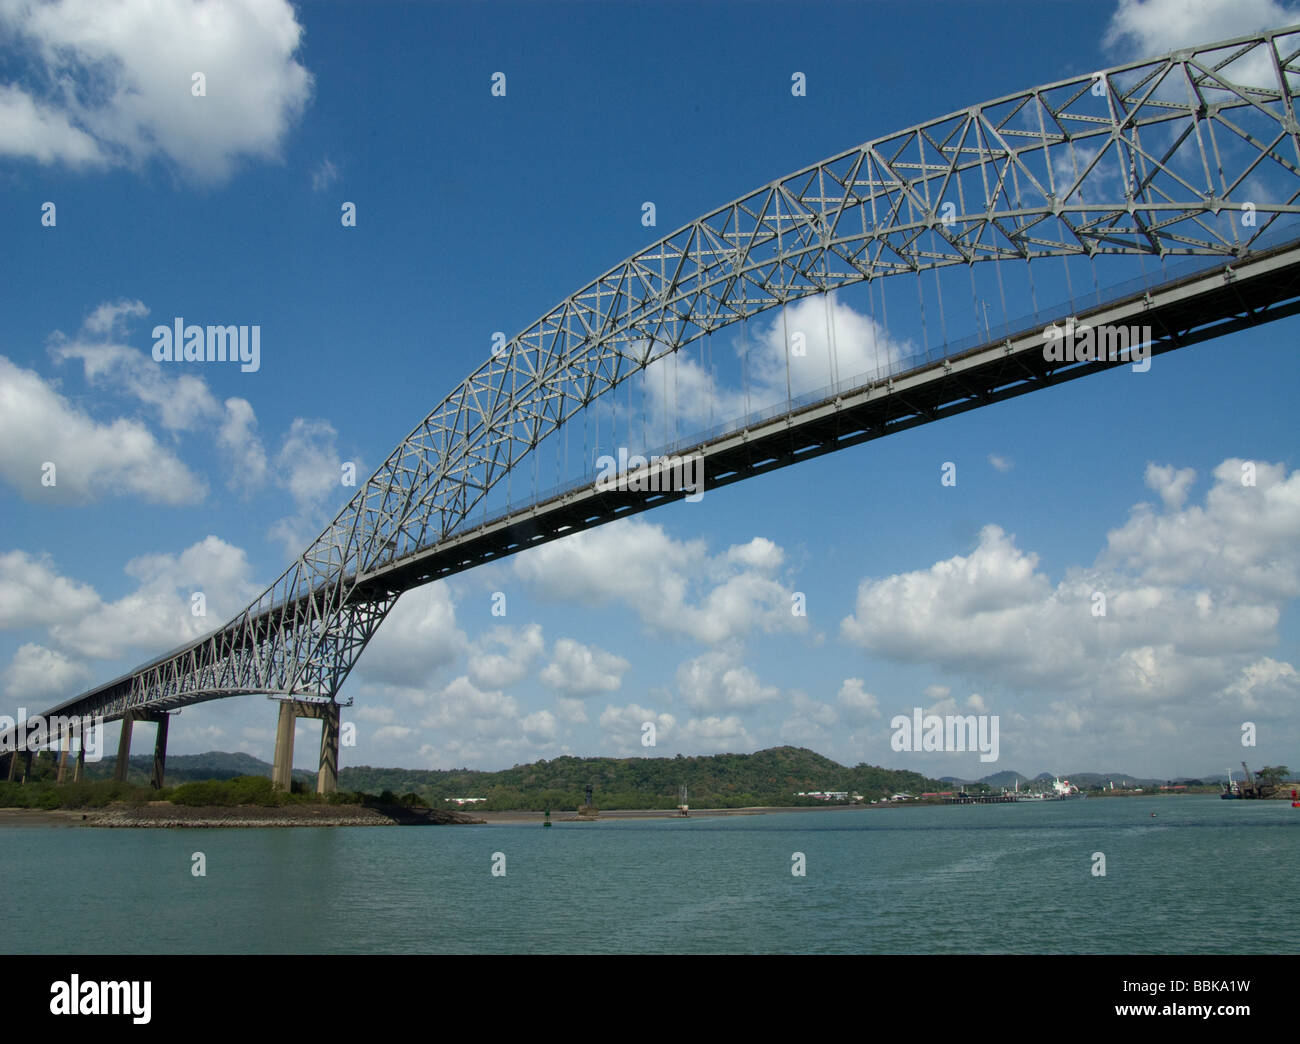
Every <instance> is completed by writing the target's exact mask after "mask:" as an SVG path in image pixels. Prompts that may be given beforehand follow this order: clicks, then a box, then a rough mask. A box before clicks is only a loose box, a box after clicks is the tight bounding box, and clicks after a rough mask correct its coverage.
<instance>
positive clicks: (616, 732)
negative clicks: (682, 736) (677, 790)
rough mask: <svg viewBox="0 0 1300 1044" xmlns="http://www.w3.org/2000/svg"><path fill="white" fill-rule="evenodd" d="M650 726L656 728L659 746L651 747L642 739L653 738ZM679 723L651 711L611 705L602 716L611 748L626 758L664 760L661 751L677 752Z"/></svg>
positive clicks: (604, 735)
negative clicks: (660, 758) (650, 733)
mask: <svg viewBox="0 0 1300 1044" xmlns="http://www.w3.org/2000/svg"><path fill="white" fill-rule="evenodd" d="M646 722H649V723H650V724H652V725H653V726H654V739H655V745H654V746H653V747H647V746H645V745H644V743H643V739H642V737H644V736H647V735H649V733H648V731H647V730H646V728H645V724H646ZM676 729H677V719H676V718H675V717H673V715H671V714H668V713H656V712H655V711H653V710H651V709H650V708H649V707H642V706H641V705H640V704H636V703H629V704H627V705H625V706H623V707H615V706H613V705H612V704H607V705H606V706H605V709H604V710H603V711H601V714H600V731H601V733H602V734H603V740H604V743H605V745H606V746H607V747H611V748H613V750H614V752H615V753H616V754H619V755H621V756H623V757H629V756H632V755H641V756H645V757H654V756H660V757H662V756H663V755H662V751H661V750H660V748H662V747H667V748H668V749H670V750H675V749H676V747H675V746H674V745H673V741H674V740H675V739H676Z"/></svg>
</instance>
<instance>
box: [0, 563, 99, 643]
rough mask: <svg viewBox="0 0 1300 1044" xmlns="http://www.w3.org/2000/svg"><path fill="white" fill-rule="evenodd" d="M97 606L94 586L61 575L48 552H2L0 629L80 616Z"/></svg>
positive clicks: (31, 625)
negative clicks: (33, 553) (46, 553)
mask: <svg viewBox="0 0 1300 1044" xmlns="http://www.w3.org/2000/svg"><path fill="white" fill-rule="evenodd" d="M98 605H99V595H98V594H97V593H96V592H95V589H94V588H93V587H90V586H89V585H87V584H82V583H78V582H77V581H75V580H71V579H69V578H68V577H65V576H60V575H59V573H58V571H57V568H56V567H55V564H54V561H53V560H52V559H51V558H50V557H49V556H48V555H29V554H27V553H26V552H25V551H9V552H6V553H4V554H0V628H13V627H33V626H45V625H49V624H53V623H59V622H61V621H66V620H72V619H77V618H78V617H81V616H84V615H85V614H86V613H88V612H90V611H92V610H93V609H95V608H96V607H97V606H98Z"/></svg>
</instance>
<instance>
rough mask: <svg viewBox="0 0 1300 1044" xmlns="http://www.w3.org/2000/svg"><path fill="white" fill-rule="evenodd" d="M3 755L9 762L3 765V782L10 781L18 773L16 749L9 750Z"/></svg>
mask: <svg viewBox="0 0 1300 1044" xmlns="http://www.w3.org/2000/svg"><path fill="white" fill-rule="evenodd" d="M5 757H6V758H8V759H9V764H8V765H6V766H5V782H6V783H12V782H13V781H14V776H16V775H17V774H18V751H16V750H11V751H10V752H9V753H8V754H6V755H5Z"/></svg>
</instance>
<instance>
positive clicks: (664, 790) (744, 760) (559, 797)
mask: <svg viewBox="0 0 1300 1044" xmlns="http://www.w3.org/2000/svg"><path fill="white" fill-rule="evenodd" d="M114 761H115V759H114V758H112V757H106V758H104V760H103V761H100V762H98V763H96V764H91V765H87V766H86V768H87V776H88V777H89V778H90V779H108V778H110V777H111V776H112V774H113V765H114ZM152 771H153V758H152V756H151V755H148V754H137V755H133V756H132V757H131V761H130V767H129V770H128V780H129V781H130V782H132V783H140V784H144V783H148V781H149V775H150V773H151V772H152ZM49 774H50V775H51V776H52V775H53V767H52V765H51V766H50V768H49ZM270 774H271V766H270V765H269V764H267V763H266V762H265V761H262V760H260V759H258V758H255V757H253V756H252V755H251V754H243V753H234V754H231V753H226V752H224V751H209V752H208V753H206V754H173V755H170V756H169V757H168V758H167V784H168V785H169V786H174V785H176V784H178V783H187V782H193V781H198V780H208V779H218V780H225V779H233V778H235V777H236V776H269V775H270ZM293 775H294V779H295V780H301V781H302V782H303V783H305V784H307V785H308V786H309V787H312V788H314V787H315V783H316V774H315V773H314V772H309V771H306V770H304V769H296V770H295V771H294V774H293ZM588 783H590V784H591V785H592V786H593V788H594V791H593V796H592V800H593V801H594V802H595V804H596V806H597V807H599V808H605V809H614V808H674V807H676V805H677V800H678V788H679V787H681V786H682V785H683V784H685V785H686V787H687V800H688V801H689V802H690V804H691V806H692V807H693V808H742V807H745V806H747V805H800V804H806V805H816V804H821V803H822V802H821V801H820V800H819V799H816V798H796V797H795V794H796V793H798V792H799V791H810V790H821V791H827V790H830V791H847V792H849V793H850V794H852V793H858V794H861V795H862V796H863V797H864V798H865V799H866V800H868V801H870V800H872V799H873V798H884V797H888V796H889V795H891V794H896V793H898V792H900V791H905V792H907V793H910V794H913V795H917V794H920V793H921V792H922V791H925V790H941V789H945V788H944V787H942V786H940V784H939V783H938V782H936V781H935V780H932V779H927V778H926V777H924V776H922V775H920V774H918V773H916V772H902V771H893V770H891V769H884V768H878V767H876V766H873V765H866V764H862V765H858V766H856V767H854V768H848V767H846V766H844V765H841V764H839V763H838V762H835V761H832V760H831V759H830V758H827V757H823V756H822V755H821V754H818V753H817V752H816V751H813V750H807V749H805V748H803V747H773V748H771V749H769V750H760V751H757V752H756V753H754V754H713V755H708V756H703V757H689V758H688V757H685V756H683V755H678V756H676V757H672V758H573V757H563V758H556V759H555V760H554V761H546V760H542V761H538V762H534V763H532V764H528V765H516V766H514V767H513V768H509V769H503V770H501V771H499V772H480V771H477V770H474V769H450V770H435V769H429V770H421V769H401V768H374V767H371V766H369V765H360V766H356V767H350V768H345V769H343V770H341V771H340V772H339V789H340V790H346V791H363V792H365V793H369V794H382V793H383V792H384V791H391V792H392V793H393V794H406V793H414V794H417V795H418V796H419V797H420V798H422V799H424V800H425V801H427V802H428V803H429V804H431V805H434V806H445V804H446V801H445V799H446V798H458V797H482V798H487V801H486V802H485V803H484V804H481V805H479V806H478V807H480V808H484V809H489V810H500V811H513V810H517V809H536V810H540V809H544V808H552V809H555V810H557V811H558V810H561V809H574V808H577V807H578V806H579V805H581V804H582V802H583V800H584V789H585V787H586V785H587V784H588Z"/></svg>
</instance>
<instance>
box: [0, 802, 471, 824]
mask: <svg viewBox="0 0 1300 1044" xmlns="http://www.w3.org/2000/svg"><path fill="white" fill-rule="evenodd" d="M483 822H484V820H482V819H478V818H475V817H474V816H469V815H466V814H464V813H462V812H451V811H446V810H443V809H421V808H405V807H401V806H391V805H385V806H380V807H377V808H376V807H368V806H365V805H233V806H217V805H207V806H196V805H172V804H170V803H169V802H157V803H150V804H148V805H126V806H123V805H117V806H109V807H107V808H95V809H80V808H78V809H57V808H56V809H30V808H3V809H0V826H67V827H100V828H103V829H121V828H143V829H175V828H182V829H237V828H250V827H251V828H265V827H338V826H366V827H369V826H375V827H386V826H468V825H481V824H482V823H483Z"/></svg>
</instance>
